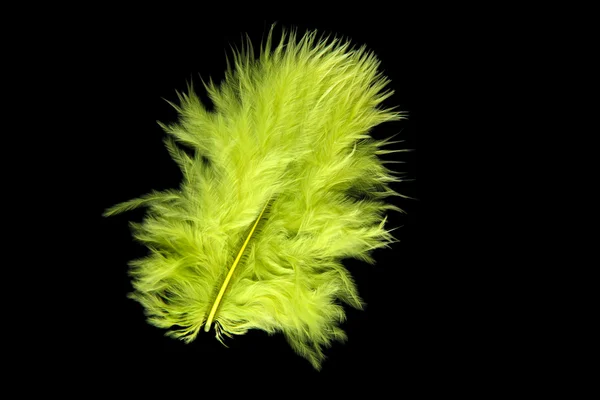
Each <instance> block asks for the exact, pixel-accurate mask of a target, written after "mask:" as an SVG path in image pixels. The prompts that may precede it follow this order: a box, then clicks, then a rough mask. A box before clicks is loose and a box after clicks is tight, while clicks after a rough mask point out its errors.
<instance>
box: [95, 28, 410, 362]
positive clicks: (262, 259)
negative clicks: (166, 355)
mask: <svg viewBox="0 0 600 400" xmlns="http://www.w3.org/2000/svg"><path fill="white" fill-rule="evenodd" d="M272 38H273V35H272V31H271V33H270V34H269V36H268V39H267V40H266V43H265V45H264V47H262V48H261V50H260V54H259V55H258V57H255V56H254V53H253V51H252V48H251V46H250V44H249V43H248V45H247V46H246V47H245V48H244V49H242V50H241V51H239V52H237V53H235V54H234V59H233V65H229V64H228V70H227V72H226V76H225V79H224V81H223V82H222V83H221V84H220V85H215V84H214V83H213V82H212V81H211V82H210V83H208V84H205V88H206V90H207V91H208V94H209V96H210V99H211V100H212V102H213V104H214V111H208V110H207V109H206V108H205V107H204V106H203V105H202V104H201V102H200V100H199V99H198V97H197V96H196V95H195V94H194V92H193V90H192V88H189V91H188V93H187V94H178V97H179V102H180V104H179V105H174V107H176V109H177V110H178V112H179V114H180V118H179V121H178V123H176V124H172V125H161V126H163V128H164V130H165V131H166V132H167V133H168V134H170V136H169V137H168V138H167V139H166V146H167V148H168V150H169V152H170V154H171V156H172V158H173V159H174V160H175V161H176V162H177V164H178V165H179V167H180V168H181V170H182V172H183V177H184V180H183V182H182V183H181V186H180V188H179V189H177V190H168V191H164V192H152V193H150V194H148V195H145V196H142V197H140V198H139V199H135V200H131V201H128V202H125V203H121V204H119V205H116V206H114V207H113V208H111V209H109V210H107V212H106V213H105V215H114V214H117V213H120V212H123V211H126V210H130V209H133V208H136V207H139V206H146V207H148V212H147V215H146V217H145V219H144V220H143V222H142V223H132V229H133V233H134V236H135V238H136V239H137V240H139V241H141V242H142V243H143V244H145V245H146V246H147V247H148V248H149V255H148V256H147V257H144V258H142V259H139V260H135V261H132V262H131V263H130V265H131V270H130V273H131V275H132V278H133V285H134V288H135V291H134V292H133V293H132V294H131V295H130V296H131V297H132V298H133V299H135V300H136V301H138V302H139V303H141V304H142V305H143V306H144V308H145V311H146V314H147V317H148V321H149V322H150V323H151V324H153V325H155V326H158V327H161V328H167V329H170V330H169V331H168V333H167V334H168V335H170V336H173V337H176V338H180V339H183V340H185V341H186V342H190V341H192V340H194V338H195V337H196V336H197V334H198V333H199V331H200V329H201V328H202V327H203V326H204V327H205V330H207V331H208V330H209V329H210V327H211V323H212V322H213V321H214V322H215V331H216V335H217V338H218V339H219V340H221V339H222V335H223V334H225V335H228V336H229V335H240V334H244V333H246V332H247V331H248V329H262V330H264V331H266V332H269V333H275V332H282V333H283V334H284V335H285V336H286V338H287V340H288V342H289V343H290V345H291V346H292V347H293V349H294V350H295V351H296V352H297V353H298V354H300V355H302V356H303V357H305V358H307V359H308V360H309V361H310V362H311V363H312V365H313V366H314V367H315V368H317V369H320V367H321V364H322V361H323V359H324V353H323V348H324V347H328V346H329V345H330V344H331V343H332V341H334V340H341V341H343V340H344V339H345V338H346V335H345V333H344V332H343V330H342V329H341V328H340V323H341V322H342V321H343V320H344V318H345V313H344V309H343V306H342V303H347V304H349V305H351V306H353V307H356V308H359V309H360V308H362V307H363V303H362V301H361V299H360V297H359V295H358V293H357V289H356V285H355V283H354V281H353V279H352V277H351V276H350V274H349V272H348V271H347V270H346V269H345V268H344V267H343V265H342V264H341V260H342V259H344V258H348V257H353V258H358V259H361V260H364V261H366V262H370V263H371V262H373V259H372V258H371V256H370V252H371V251H372V250H373V249H376V248H380V247H383V246H386V245H388V244H389V243H390V242H392V241H393V240H394V239H393V237H392V235H391V233H390V231H389V230H388V229H386V227H385V226H384V225H385V221H386V219H385V213H386V211H388V210H398V209H397V208H396V207H394V206H393V205H391V204H388V203H386V202H385V198H386V197H387V196H392V195H398V194H397V193H396V192H394V191H393V190H391V189H390V187H389V183H390V182H394V181H399V180H400V179H399V178H398V177H397V176H395V175H394V174H393V173H392V172H391V171H390V170H388V169H387V168H386V167H384V165H383V164H382V162H381V160H380V159H379V158H378V155H379V154H383V153H388V152H391V151H388V150H383V149H382V146H384V145H385V144H388V143H390V142H389V139H388V140H383V141H377V140H374V139H372V138H371V137H370V136H369V134H368V132H369V131H370V130H371V128H373V127H375V126H376V125H378V124H380V123H383V122H386V121H393V120H398V119H400V118H402V113H398V112H394V111H393V110H392V109H383V108H382V107H381V103H382V101H383V100H384V99H386V98H387V97H389V96H390V95H391V94H392V92H391V91H386V90H385V87H386V85H387V83H388V80H387V79H386V78H385V77H384V76H382V75H381V73H380V72H378V65H379V62H378V60H377V59H376V57H375V55H374V54H372V53H370V52H368V51H367V50H366V49H365V48H364V47H362V48H355V47H352V46H351V45H350V43H349V42H348V41H344V40H340V39H336V38H334V39H331V38H322V37H317V33H316V32H309V33H307V34H305V35H304V36H302V37H300V38H298V37H297V36H296V34H295V33H294V32H290V33H287V34H286V33H285V32H284V33H283V34H282V37H281V40H280V41H279V43H278V44H273V43H272ZM178 143H180V144H183V145H185V146H187V147H190V148H191V149H193V150H194V151H193V155H189V154H188V153H187V152H185V151H183V150H182V149H181V148H180V147H179V144H178Z"/></svg>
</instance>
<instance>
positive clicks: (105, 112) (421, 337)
mask: <svg viewBox="0 0 600 400" xmlns="http://www.w3.org/2000/svg"><path fill="white" fill-rule="evenodd" d="M275 22H276V23H277V25H278V27H286V28H287V27H296V28H298V31H299V32H303V31H305V30H307V29H317V30H319V31H320V32H325V33H333V34H338V35H341V36H345V37H348V38H350V39H351V40H352V42H353V43H356V44H365V45H367V47H368V48H369V49H371V50H372V51H374V52H375V53H376V54H377V56H378V57H379V59H380V60H381V61H382V64H381V69H382V70H383V72H384V73H385V74H386V75H387V76H388V77H389V78H390V79H391V84H390V88H391V89H393V90H395V94H394V95H393V96H392V97H391V98H390V99H388V100H387V101H386V105H388V106H396V105H397V106H399V109H400V110H402V111H406V112H407V113H408V119H406V120H403V121H400V122H395V123H388V124H385V125H381V126H379V127H377V128H375V129H374V130H373V132H372V135H373V136H375V137H377V138H384V137H387V136H390V135H393V134H398V136H397V137H396V139H397V140H404V142H403V143H400V144H396V145H394V146H395V148H397V149H414V151H412V152H409V153H399V154H395V155H389V156H386V157H384V158H386V159H388V160H397V161H403V162H405V163H404V164H394V165H392V168H394V169H396V170H399V171H405V172H406V175H405V178H406V179H408V180H409V181H407V182H404V183H401V184H396V185H394V186H393V188H394V189H395V190H397V191H398V192H400V193H402V194H405V195H407V196H410V197H413V198H416V199H415V200H409V199H394V200H392V201H393V202H394V203H395V204H397V205H398V206H399V207H401V208H402V209H403V210H405V211H406V213H405V214H396V213H393V214H391V215H390V216H389V226H393V227H399V229H397V230H396V231H395V236H396V237H397V238H398V239H399V240H400V242H399V243H395V244H393V245H392V247H391V249H381V250H377V251H376V252H375V253H374V257H375V259H376V260H377V264H376V265H375V266H370V265H368V264H364V263H361V262H357V261H353V260H346V261H345V265H346V266H347V267H348V268H349V270H350V271H351V272H352V274H353V276H354V277H355V279H356V281H357V285H358V289H359V292H360V294H361V296H362V298H363V299H364V301H365V302H366V303H367V307H366V310H364V311H356V310H353V309H350V308H347V317H348V320H347V322H346V323H344V325H343V327H344V329H345V330H346V332H347V334H348V338H349V339H348V341H347V342H346V343H344V344H340V343H336V344H334V345H333V347H332V348H330V349H327V350H326V354H327V356H328V359H327V360H326V361H325V363H324V364H323V370H322V371H321V372H316V371H315V370H313V368H312V367H311V366H310V364H309V363H308V362H307V361H306V360H304V359H303V358H301V357H299V356H297V355H296V354H295V353H294V352H293V350H292V349H291V348H290V347H289V346H288V344H287V343H286V342H285V339H284V337H283V336H282V335H280V334H278V335H274V336H268V335H267V334H265V333H263V332H259V331H253V332H249V333H248V334H247V335H244V336H239V337H235V338H234V339H229V340H228V341H227V344H228V346H229V347H228V348H225V347H224V346H222V345H221V344H220V343H219V342H217V340H216V339H215V338H214V334H213V332H211V333H210V334H205V333H204V332H201V333H200V334H199V335H198V338H197V339H196V340H195V341H194V342H193V343H191V344H187V345H186V344H184V343H183V342H179V341H177V340H174V339H170V338H167V337H165V336H164V331H161V330H159V329H157V328H155V327H153V326H151V325H148V324H147V323H146V322H145V319H144V315H143V310H142V308H141V306H140V305H139V304H137V303H135V302H133V301H131V300H129V299H127V297H126V295H127V293H129V292H130V291H131V289H132V288H131V284H130V282H129V278H128V275H127V262H128V261H130V260H132V259H134V258H137V257H140V256H143V255H144V254H145V252H146V250H145V249H144V248H143V247H142V246H140V245H138V244H137V243H135V242H134V241H133V240H132V237H131V235H130V231H129V228H128V224H127V223H128V221H131V220H134V221H139V220H140V219H141V218H142V217H143V210H140V211H133V212H130V213H127V214H124V215H121V216H117V217H112V218H108V219H107V218H103V217H102V216H101V214H102V212H103V211H104V209H106V208H107V207H109V206H111V205H114V204H116V203H118V202H121V201H124V200H128V199H131V198H134V197H137V196H139V195H141V194H144V193H147V192H149V191H151V190H153V189H157V190H161V189H167V188H173V187H177V186H178V185H179V181H180V178H181V175H180V172H179V171H178V169H177V167H176V165H175V163H174V162H172V161H171V160H170V158H169V156H168V154H167V151H166V149H165V148H164V146H163V143H162V139H163V137H164V133H163V132H162V131H161V129H160V127H159V126H158V125H157V123H156V121H157V120H159V121H162V122H173V121H175V120H176V118H177V114H176V112H175V110H174V109H173V108H172V107H171V106H170V105H168V104H167V103H166V102H165V99H166V100H170V101H176V94H175V91H176V90H179V91H183V90H185V88H186V84H187V83H188V82H189V81H190V80H193V81H194V82H196V83H199V81H200V80H199V78H198V77H199V75H200V76H202V78H204V79H206V78H209V77H211V78H213V79H214V80H215V81H220V79H221V78H222V77H223V73H224V69H225V65H226V64H225V63H226V61H225V54H230V52H231V49H230V46H231V45H239V44H240V43H241V42H242V38H243V36H242V35H244V34H246V33H247V34H248V35H249V36H250V39H251V40H252V42H253V43H254V44H255V45H256V44H258V43H260V41H261V40H262V38H263V37H264V35H265V34H266V32H267V31H268V29H269V27H270V26H271V24H272V23H275ZM78 35H81V37H78ZM423 35H424V33H423V32H422V31H421V29H420V26H419V23H418V22H417V21H416V20H415V19H414V16H413V15H412V14H411V12H410V11H406V12H404V14H402V15H401V16H399V15H389V16H386V15H378V16H377V17H373V16H370V15H361V16H355V17H354V18H350V19H348V18H342V17H337V18H324V17H322V18H318V17H311V18H300V17H296V18H294V17H292V18H290V17H287V18H282V17H280V16H278V17H273V18H266V17H263V18H261V17H256V18H253V17H250V16H248V17H246V18H244V19H229V18H224V17H222V16H220V15H215V16H214V18H212V17H210V16H208V14H207V15H203V16H202V18H200V17H199V16H198V15H196V17H195V18H194V17H191V16H188V15H185V12H182V13H179V14H177V15H176V16H175V17H170V16H169V17H166V16H164V17H163V18H155V19H151V18H145V17H141V16H139V17H136V16H132V15H128V17H126V18H125V17H122V18H121V17H119V14H118V13H115V14H114V15H112V14H111V15H110V16H107V15H104V14H101V15H100V17H98V16H94V15H93V13H90V15H89V18H81V19H78V20H77V21H73V23H72V24H69V29H66V30H64V33H59V34H58V35H53V36H52V37H51V38H48V39H47V43H46V47H47V48H50V49H55V51H51V52H49V54H52V56H50V57H49V59H48V63H49V64H52V63H53V60H60V59H63V58H62V57H63V56H65V55H67V56H68V59H69V62H68V63H60V68H56V70H57V71H58V72H57V73H56V75H55V76H53V77H52V78H46V79H47V82H46V83H47V84H49V86H50V87H52V88H53V89H52V90H54V92H55V93H60V94H61V96H60V98H61V99H62V98H63V96H66V97H67V98H68V99H69V100H68V104H66V105H65V107H64V108H63V110H64V114H65V116H70V117H71V118H72V120H73V121H77V124H74V126H69V129H68V130H69V131H70V132H73V133H74V136H73V137H72V138H70V140H69V143H70V144H69V145H70V146H76V147H77V148H78V151H77V156H74V158H71V159H70V158H67V157H63V158H61V160H60V162H59V164H60V165H61V167H63V169H64V178H65V179H63V182H64V183H65V184H66V190H67V193H68V194H70V195H72V196H73V198H78V199H79V201H77V207H75V206H73V208H72V209H71V210H70V211H69V212H70V214H71V216H72V217H75V218H74V219H75V220H76V222H75V226H74V227H73V230H72V231H71V232H72V236H73V237H72V239H71V244H70V246H72V247H73V248H75V252H74V256H73V258H74V259H73V260H70V261H72V263H73V264H74V265H75V268H74V269H73V270H69V273H68V274H66V275H68V279H67V281H68V284H67V286H66V288H65V289H64V290H63V291H62V292H61V294H60V295H61V298H64V299H63V301H64V302H63V303H62V307H69V308H70V310H71V313H70V315H71V316H70V318H69V321H68V323H70V324H72V325H69V329H63V327H62V326H61V325H60V324H53V327H52V328H49V330H50V331H51V333H52V334H54V336H56V337H60V338H61V339H62V340H61V341H60V343H61V344H60V346H59V345H56V346H50V347H52V350H53V351H52V354H54V355H55V356H56V355H58V356H60V357H62V358H63V359H64V360H66V361H65V363H66V364H67V365H68V366H70V371H73V372H75V373H76V374H77V376H78V377H79V378H81V379H91V380H93V381H97V378H98V376H100V377H101V379H100V381H101V382H114V381H115V380H120V379H125V380H128V381H133V382H134V383H135V384H138V385H142V384H146V385H148V383H149V382H153V383H154V382H155V381H154V380H157V382H156V383H157V384H158V380H159V379H162V378H164V374H165V373H169V372H173V373H174V374H175V375H177V374H180V377H181V379H182V382H183V380H184V378H183V376H193V377H197V378H198V379H199V380H202V381H203V382H206V381H210V380H212V379H216V378H217V377H219V376H222V375H224V374H225V375H226V374H234V375H235V374H242V375H253V374H257V375H258V376H268V377H271V376H272V377H284V379H286V378H285V377H288V378H289V379H293V380H296V381H298V382H306V383H312V382H320V381H327V382H330V383H333V384H340V385H342V384H346V385H347V384H351V383H354V384H358V383H359V382H362V383H363V384H366V385H368V386H371V385H372V386H373V387H380V388H384V387H389V385H392V386H404V387H410V388H413V389H417V390H418V388H419V387H421V386H422V385H425V383H426V381H427V380H428V379H429V378H428V377H429V376H430V374H431V372H432V370H434V369H436V368H437V367H436V363H437V362H439V359H438V358H437V355H436V353H435V352H436V350H435V349H437V348H438V347H439V343H440V340H443V339H442V336H443V335H442V334H441V333H440V332H439V331H437V330H436V329H438V327H439V322H437V321H435V319H436V318H437V317H438V315H436V313H437V311H436V306H434V305H432V299H431V296H432V289H431V285H432V283H431V282H432V279H433V274H434V271H435V270H436V268H437V267H438V266H437V265H430V264H425V263H423V262H421V260H422V258H423V256H424V252H428V251H427V250H426V249H424V248H423V247H424V246H423V245H422V243H421V242H420V235H419V229H418V226H419V225H418V221H417V220H418V217H419V208H420V204H421V203H422V201H423V195H422V193H421V192H420V191H419V190H418V188H419V187H420V186H419V182H420V175H419V173H418V172H417V159H418V157H419V148H420V146H419V140H420V136H419V128H418V127H419V124H420V123H421V121H422V120H423V116H422V111H423V110H422V108H421V107H420V105H419V101H420V100H421V99H422V98H423V97H424V96H425V95H426V93H427V90H426V88H425V86H424V80H426V71H427V68H426V65H424V62H423V53H425V52H427V48H425V47H424V46H423V41H424V38H423ZM65 44H66V45H65ZM63 52H64V53H67V54H63ZM56 63H57V64H56V65H55V66H59V64H58V61H56ZM196 91H197V92H198V94H200V96H201V98H202V99H203V100H205V102H206V101H207V99H206V97H205V95H204V93H203V92H202V87H201V85H199V84H198V85H196ZM58 97H59V96H57V98H58ZM50 101H51V96H50ZM57 101H58V100H57ZM65 146H66V144H65ZM74 209H75V210H76V211H73V210H74ZM75 254H76V255H75ZM57 343H58V342H57ZM434 359H436V360H437V361H435V362H434V361H433V360H434ZM91 371H95V372H91ZM98 371H100V372H98ZM98 373H99V374H100V375H98ZM165 379H166V378H165ZM426 386H427V387H431V385H430V384H428V385H426Z"/></svg>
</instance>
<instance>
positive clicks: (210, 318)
mask: <svg viewBox="0 0 600 400" xmlns="http://www.w3.org/2000/svg"><path fill="white" fill-rule="evenodd" d="M268 204H269V201H267V202H266V203H265V206H264V207H263V209H262V211H261V212H260V214H259V216H258V218H256V221H255V222H254V225H253V226H252V229H250V232H249V233H248V237H247V238H246V240H245V241H244V244H243V245H242V248H241V249H240V251H239V252H238V254H237V257H236V258H235V261H234V262H233V264H232V265H231V268H229V272H228V273H227V276H226V277H225V281H224V282H223V285H222V286H221V290H220V291H219V294H218V295H217V298H216V299H215V302H214V304H213V306H212V308H211V310H210V314H209V315H208V319H207V320H206V325H205V326H204V331H205V332H208V331H210V326H211V325H212V321H213V319H214V318H215V314H216V313H217V308H219V304H220V303H221V299H222V298H223V295H224V294H225V290H227V285H229V281H230V280H231V277H232V276H233V273H234V272H235V268H236V267H237V266H238V264H239V262H240V259H241V258H242V254H244V251H245V250H246V246H248V243H249V242H250V239H251V238H252V235H254V232H255V231H256V227H257V226H258V222H259V221H260V219H261V218H262V216H263V214H264V213H265V210H266V209H267V205H268Z"/></svg>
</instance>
